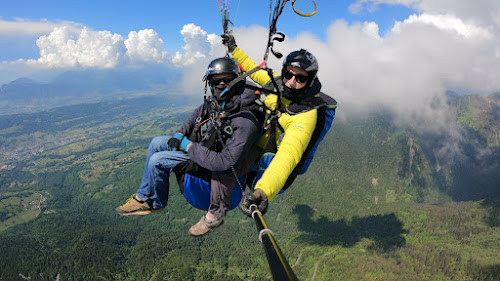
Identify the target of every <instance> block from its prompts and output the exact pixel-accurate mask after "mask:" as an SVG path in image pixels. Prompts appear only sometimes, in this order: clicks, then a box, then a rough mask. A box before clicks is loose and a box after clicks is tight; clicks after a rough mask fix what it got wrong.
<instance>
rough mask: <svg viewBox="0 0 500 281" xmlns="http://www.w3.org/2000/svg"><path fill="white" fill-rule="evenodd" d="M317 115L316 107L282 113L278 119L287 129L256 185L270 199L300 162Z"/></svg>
mask: <svg viewBox="0 0 500 281" xmlns="http://www.w3.org/2000/svg"><path fill="white" fill-rule="evenodd" d="M317 115H318V112H317V110H316V109H313V110H310V111H307V112H304V113H300V114H297V115H289V114H287V113H282V114H281V115H280V117H279V119H278V121H279V123H280V125H281V126H282V127H283V129H284V130H285V135H284V137H283V139H282V141H281V142H280V143H279V144H278V151H277V152H276V155H275V156H274V158H273V160H272V161H271V163H270V164H269V167H268V168H267V169H266V170H265V172H264V174H263V175H262V177H261V178H260V180H259V181H258V182H257V184H256V185H255V188H256V189H257V188H258V189H262V190H263V191H264V192H265V193H266V195H267V197H268V198H269V200H272V199H273V198H274V196H276V194H278V192H279V191H280V190H281V188H282V187H283V186H284V185H285V182H286V180H287V179H288V177H289V176H290V174H291V173H292V171H293V170H294V169H295V167H296V166H297V164H298V163H299V162H300V159H301V158H302V155H303V154H304V152H305V150H306V148H307V146H308V145H309V141H310V140H311V138H312V134H313V132H314V129H315V128H316V121H317Z"/></svg>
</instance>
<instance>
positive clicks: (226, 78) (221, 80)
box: [209, 76, 234, 85]
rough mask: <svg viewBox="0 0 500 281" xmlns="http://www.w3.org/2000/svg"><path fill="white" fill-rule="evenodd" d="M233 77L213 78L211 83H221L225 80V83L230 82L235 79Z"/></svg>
mask: <svg viewBox="0 0 500 281" xmlns="http://www.w3.org/2000/svg"><path fill="white" fill-rule="evenodd" d="M233 79H234V77H231V76H228V77H222V78H212V79H210V81H209V82H210V84H211V85H219V84H220V83H221V82H224V84H229V82H231V81H233Z"/></svg>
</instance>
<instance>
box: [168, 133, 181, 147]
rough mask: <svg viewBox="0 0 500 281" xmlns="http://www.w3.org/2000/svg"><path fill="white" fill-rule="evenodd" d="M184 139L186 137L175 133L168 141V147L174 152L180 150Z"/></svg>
mask: <svg viewBox="0 0 500 281" xmlns="http://www.w3.org/2000/svg"><path fill="white" fill-rule="evenodd" d="M183 137H184V136H183V135H182V134H181V133H175V135H174V137H173V138H170V139H169V140H168V142H167V144H168V147H170V149H171V150H172V151H176V150H179V148H180V146H181V141H182V138H183Z"/></svg>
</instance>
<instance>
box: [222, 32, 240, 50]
mask: <svg viewBox="0 0 500 281" xmlns="http://www.w3.org/2000/svg"><path fill="white" fill-rule="evenodd" d="M220 37H222V44H224V45H225V46H227V49H228V50H229V52H232V51H234V49H236V47H238V45H236V39H234V36H233V35H232V34H231V33H229V32H226V33H223V34H222V35H221V36H220Z"/></svg>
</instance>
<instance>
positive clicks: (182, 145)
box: [180, 138, 192, 153]
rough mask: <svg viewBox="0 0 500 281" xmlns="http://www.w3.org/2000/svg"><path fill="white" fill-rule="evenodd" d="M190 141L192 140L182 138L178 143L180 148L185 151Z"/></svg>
mask: <svg viewBox="0 0 500 281" xmlns="http://www.w3.org/2000/svg"><path fill="white" fill-rule="evenodd" d="M190 143H192V141H190V140H189V139H188V138H183V139H182V141H181V145H180V148H181V150H182V151H184V152H186V153H187V151H188V146H189V144H190Z"/></svg>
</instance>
